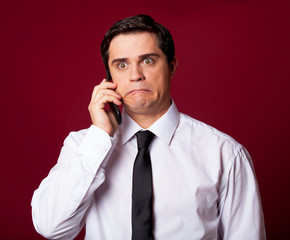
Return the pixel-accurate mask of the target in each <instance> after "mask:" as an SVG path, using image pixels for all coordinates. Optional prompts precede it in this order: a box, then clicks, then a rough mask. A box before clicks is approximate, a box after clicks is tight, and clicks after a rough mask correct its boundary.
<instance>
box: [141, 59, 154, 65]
mask: <svg viewBox="0 0 290 240" xmlns="http://www.w3.org/2000/svg"><path fill="white" fill-rule="evenodd" d="M143 63H145V64H152V63H153V60H152V59H151V58H146V59H144V60H143Z"/></svg>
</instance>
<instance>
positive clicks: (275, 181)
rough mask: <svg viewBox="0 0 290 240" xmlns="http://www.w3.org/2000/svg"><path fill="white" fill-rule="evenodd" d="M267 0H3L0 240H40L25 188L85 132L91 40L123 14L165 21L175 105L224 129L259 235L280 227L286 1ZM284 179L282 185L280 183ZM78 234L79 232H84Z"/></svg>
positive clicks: (284, 210)
mask: <svg viewBox="0 0 290 240" xmlns="http://www.w3.org/2000/svg"><path fill="white" fill-rule="evenodd" d="M286 2H287V1H286V0H285V1H282V0H276V1H274V0H273V1H257V0H252V1H250V0H249V1H246V0H244V1H243V0H236V1H234V0H232V1H230V0H228V1H226V0H223V1H213V0H212V1H208V0H207V1H188V2H186V1H182V0H180V1H168V0H163V1H156V0H155V1H151V0H147V1H131V2H128V1H127V2H126V1H93V0H82V1H81V0H79V1H76V0H71V1H37V0H34V1H13V0H11V1H1V3H0V9H1V14H0V18H1V19H0V24H1V29H0V32H1V40H0V41H1V45H0V46H1V73H0V74H1V76H0V77H1V83H0V91H1V95H0V102H1V112H0V114H1V118H0V120H1V137H0V139H1V143H0V144H1V200H0V201H1V205H0V206H1V224H0V226H1V232H0V237H1V239H42V237H40V236H39V235H38V234H37V233H36V232H35V230H34V228H33V225H32V220H31V207H30V201H31V197H32V194H33V191H34V190H35V189H36V188H37V187H38V185H39V183H40V181H41V180H42V179H43V178H44V177H45V176H46V175H47V174H48V171H49V170H50V168H51V167H52V166H53V165H54V164H55V163H56V160H57V157H58V154H59V151H60V148H61V146H62V142H63V140H64V138H65V137H66V136H67V135H68V133H69V132H70V131H72V130H79V129H82V128H87V127H88V126H89V125H90V118H89V114H88V111H87V106H88V103H89V100H90V95H91V91H92V89H93V86H94V85H95V84H97V83H99V81H100V80H101V79H102V78H104V77H105V71H104V67H103V64H102V62H101V56H100V52H99V46H100V43H101V40H102V38H103V36H104V34H105V32H106V30H107V29H108V28H109V27H110V26H111V25H112V24H113V23H114V22H115V21H116V20H119V19H121V18H124V17H128V16H131V15H135V14H138V13H145V14H150V15H152V16H153V17H154V18H155V20H157V21H158V22H161V23H162V24H164V25H165V26H166V27H168V28H169V29H170V31H171V33H172V35H173V38H174V40H175V44H176V53H177V58H178V60H179V69H178V71H177V74H176V76H175V78H174V80H173V84H172V97H173V99H174V100H175V102H176V103H177V106H178V107H179V110H180V111H182V112H185V113H187V114H189V115H191V116H192V117H194V118H196V119H199V120H201V121H204V122H206V123H208V124H210V125H213V126H215V127H216V128H218V129H220V130H222V131H224V132H226V133H228V134H229V135H231V136H232V137H234V138H235V139H236V140H238V141H239V142H241V143H242V144H243V145H244V146H245V147H246V148H247V149H248V151H249V152H250V153H251V155H252V157H253V161H254V165H255V169H256V174H257V178H258V182H259V185H260V191H261V197H262V203H263V208H264V214H265V222H266V230H267V235H268V239H285V237H286V236H287V235H289V234H288V232H289V230H288V229H289V226H288V225H289V214H290V210H289V206H288V204H289V202H290V197H289V186H288V183H287V181H288V179H289V175H290V174H289V166H290V163H289V160H290V158H289V150H288V149H289V147H290V141H289V134H290V131H289V129H290V127H289V122H290V116H289V115H290V114H289V110H290V106H289V105H290V104H289V103H290V101H289V87H290V86H289V77H290V70H289V64H290V61H289V55H290V51H289V42H290V34H289V33H290V31H289V30H290V28H289V7H288V6H287V5H286ZM287 186H288V187H287ZM82 238H83V233H82V234H81V237H79V238H78V239H82Z"/></svg>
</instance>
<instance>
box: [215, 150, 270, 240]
mask: <svg viewBox="0 0 290 240" xmlns="http://www.w3.org/2000/svg"><path fill="white" fill-rule="evenodd" d="M222 182H223V183H222V189H220V191H221V195H220V196H221V199H220V217H221V221H220V226H219V232H220V235H221V239H224V240H229V239H235V240H244V239H249V240H264V239H266V234H265V226H264V217H263V211H262V205H261V200H260V195H259V189H258V184H257V180H256V177H255V172H254V168H253V163H252V160H251V157H250V155H249V153H248V152H247V150H246V149H244V148H243V147H241V148H239V149H238V150H237V151H236V153H235V154H234V155H233V157H232V159H231V161H230V162H229V163H228V165H227V167H226V169H225V174H224V178H223V179H222Z"/></svg>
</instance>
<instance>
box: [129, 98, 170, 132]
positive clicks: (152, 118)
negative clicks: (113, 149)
mask: <svg viewBox="0 0 290 240" xmlns="http://www.w3.org/2000/svg"><path fill="white" fill-rule="evenodd" d="M170 106H171V100H170V102H169V104H168V105H166V106H165V107H164V108H163V109H159V110H158V111H156V110H151V111H140V112H135V111H130V110H129V109H125V110H126V113H127V114H128V115H129V116H130V117H131V118H132V119H133V120H134V121H135V122H136V123H137V124H138V125H139V126H141V127H142V128H144V129H147V128H149V127H150V126H151V125H152V124H153V123H155V122H156V121H157V120H158V119H159V118H161V117H162V116H163V115H164V114H165V113H166V112H167V111H168V109H169V107H170Z"/></svg>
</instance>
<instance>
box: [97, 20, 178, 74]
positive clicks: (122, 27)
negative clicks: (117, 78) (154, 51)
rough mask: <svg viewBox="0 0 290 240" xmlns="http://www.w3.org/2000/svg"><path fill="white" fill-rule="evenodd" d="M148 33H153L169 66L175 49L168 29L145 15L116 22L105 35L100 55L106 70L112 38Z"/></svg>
mask: <svg viewBox="0 0 290 240" xmlns="http://www.w3.org/2000/svg"><path fill="white" fill-rule="evenodd" d="M136 32H150V33H154V34H155V35H156V37H157V39H158V46H159V48H160V49H161V50H162V51H163V53H164V54H165V55H166V57H167V62H168V64H170V63H171V62H172V60H173V58H174V56H175V48H174V42H173V39H172V36H171V34H170V32H169V31H168V29H167V28H166V27H164V26H163V25H161V24H159V23H156V22H155V21H154V20H153V18H152V17H150V16H147V15H136V16H133V17H129V18H125V19H122V20H119V21H118V22H116V23H115V24H114V25H113V26H112V27H111V28H110V29H109V30H108V31H107V33H106V35H105V37H104V39H103V41H102V44H101V54H102V59H103V62H104V64H105V68H106V70H108V69H109V66H108V60H109V47H110V44H111V41H112V39H113V38H114V37H116V36H117V35H119V34H127V33H136Z"/></svg>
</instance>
